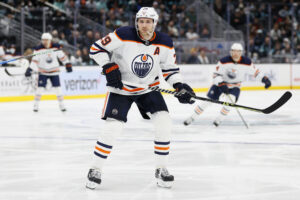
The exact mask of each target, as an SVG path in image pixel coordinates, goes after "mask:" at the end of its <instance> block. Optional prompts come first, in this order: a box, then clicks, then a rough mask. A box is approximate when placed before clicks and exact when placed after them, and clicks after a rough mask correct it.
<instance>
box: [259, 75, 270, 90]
mask: <svg viewBox="0 0 300 200" xmlns="http://www.w3.org/2000/svg"><path fill="white" fill-rule="evenodd" d="M261 82H263V83H264V84H265V88H266V89H268V88H269V87H270V86H271V81H270V79H269V78H268V77H266V76H264V77H263V78H262V79H261Z"/></svg>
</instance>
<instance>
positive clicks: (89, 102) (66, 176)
mask: <svg viewBox="0 0 300 200" xmlns="http://www.w3.org/2000/svg"><path fill="white" fill-rule="evenodd" d="M283 93H284V91H279V90H277V91H274V90H273V91H272V90H271V91H243V92H242V93H241V96H240V100H239V104H242V105H247V106H252V107H258V108H265V107H267V106H269V105H271V104H272V103H273V102H275V101H276V100H277V99H278V98H279V97H280V96H281V95H282V94H283ZM292 93H293V97H292V99H291V100H290V101H289V102H288V103H287V104H286V105H284V106H283V107H282V108H280V109H279V110H277V111H275V112H274V113H272V114H269V115H266V114H261V113H256V112H251V111H247V110H240V112H241V113H242V115H243V116H244V118H245V120H246V121H247V122H248V123H249V124H250V126H251V128H250V129H249V130H247V129H246V128H245V127H244V125H243V123H242V121H241V120H240V118H239V116H238V115H237V113H236V111H235V110H234V109H232V110H231V113H230V114H229V116H228V117H227V118H226V120H225V121H224V122H223V124H222V125H221V126H220V127H218V128H215V127H213V125H212V121H213V120H214V119H215V117H216V116H217V115H218V113H219V110H220V108H221V107H220V105H213V106H211V107H209V108H208V109H207V110H206V111H205V112H204V113H203V115H202V116H200V117H199V118H198V120H197V121H196V122H195V123H194V124H192V125H190V126H188V127H186V126H184V125H183V124H182V122H183V121H184V120H185V119H186V118H187V117H189V115H190V114H192V112H193V108H194V105H192V106H191V105H183V104H179V103H178V102H177V100H176V99H175V98H174V97H172V96H169V95H166V96H165V99H166V101H167V104H168V107H169V110H170V114H171V117H172V120H173V125H174V127H173V135H172V143H171V154H170V165H169V171H170V172H171V173H172V174H173V175H174V176H175V183H174V186H173V188H172V189H163V188H158V187H157V186H156V183H155V180H154V154H153V131H154V129H153V127H152V124H151V122H149V121H146V120H143V119H142V118H141V116H140V114H139V112H138V110H137V108H136V107H135V106H133V107H132V109H131V110H130V112H129V116H128V122H127V124H126V125H125V129H124V132H123V134H122V135H121V137H119V138H118V140H117V142H116V144H115V145H114V150H113V152H112V154H111V156H110V157H109V159H108V160H107V162H106V165H105V167H104V173H103V180H102V181H103V182H102V185H101V187H99V188H98V189H96V190H94V191H92V190H88V189H86V188H85V181H86V175H87V172H88V169H89V163H90V158H91V157H92V156H93V148H94V145H95V141H96V140H97V138H98V136H99V133H100V132H101V127H102V124H103V120H101V119H100V118H101V112H102V105H103V102H104V99H85V100H66V101H65V104H66V107H67V109H68V111H67V112H66V113H61V112H60V111H59V109H58V103H57V102H56V101H42V102H41V104H40V112H38V113H33V112H32V108H33V102H13V103H0V199H1V200H20V199H22V200H61V199H63V200H94V199H95V200H96V199H97V200H100V199H106V200H116V199H122V200H123V199H124V200H129V199H132V200H135V199H143V200H154V199H158V200H159V199H162V200H168V199H176V200H179V199H180V200H182V199H184V200H186V199H197V200H198V199H200V200H202V199H203V200H204V199H205V200H299V199H300V115H299V114H300V104H299V102H300V91H297V90H294V91H292ZM198 95H200V96H204V95H205V94H204V93H199V94H198Z"/></svg>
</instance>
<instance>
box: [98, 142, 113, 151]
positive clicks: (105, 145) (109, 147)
mask: <svg viewBox="0 0 300 200" xmlns="http://www.w3.org/2000/svg"><path fill="white" fill-rule="evenodd" d="M97 144H98V145H100V146H103V147H105V148H108V149H112V146H110V145H107V144H103V143H101V142H99V141H97Z"/></svg>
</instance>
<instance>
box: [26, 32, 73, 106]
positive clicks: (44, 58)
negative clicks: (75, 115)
mask: <svg viewBox="0 0 300 200" xmlns="http://www.w3.org/2000/svg"><path fill="white" fill-rule="evenodd" d="M41 39H42V44H41V45H39V46H37V47H36V48H35V49H34V52H33V53H41V52H44V51H49V50H55V51H52V52H49V53H46V54H40V55H36V56H33V57H32V60H31V63H30V66H29V67H28V68H27V70H26V72H25V76H26V77H30V76H31V74H32V71H33V70H35V71H38V74H39V75H38V88H37V90H36V93H35V97H34V106H33V111H34V112H38V110H39V102H40V99H41V97H42V89H43V88H45V87H46V86H47V80H48V79H50V81H51V84H52V87H53V88H54V90H55V93H56V96H57V100H58V102H59V108H60V110H61V111H62V112H64V111H66V108H65V106H64V103H63V94H62V91H61V88H60V80H59V71H60V70H59V62H58V60H57V59H59V60H60V61H61V62H62V63H63V64H64V65H65V67H66V70H67V72H72V64H71V63H70V62H69V59H68V57H67V56H66V55H65V53H64V52H63V51H62V50H59V49H61V47H60V45H59V44H55V43H52V42H51V40H52V35H51V34H50V33H43V34H42V37H41ZM57 50H59V51H57Z"/></svg>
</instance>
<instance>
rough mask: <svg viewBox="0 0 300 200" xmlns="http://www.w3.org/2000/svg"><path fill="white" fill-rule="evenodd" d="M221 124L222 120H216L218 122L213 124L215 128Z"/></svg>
mask: <svg viewBox="0 0 300 200" xmlns="http://www.w3.org/2000/svg"><path fill="white" fill-rule="evenodd" d="M220 124H221V120H220V119H216V120H215V121H214V122H213V125H215V127H218V126H219V125H220Z"/></svg>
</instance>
